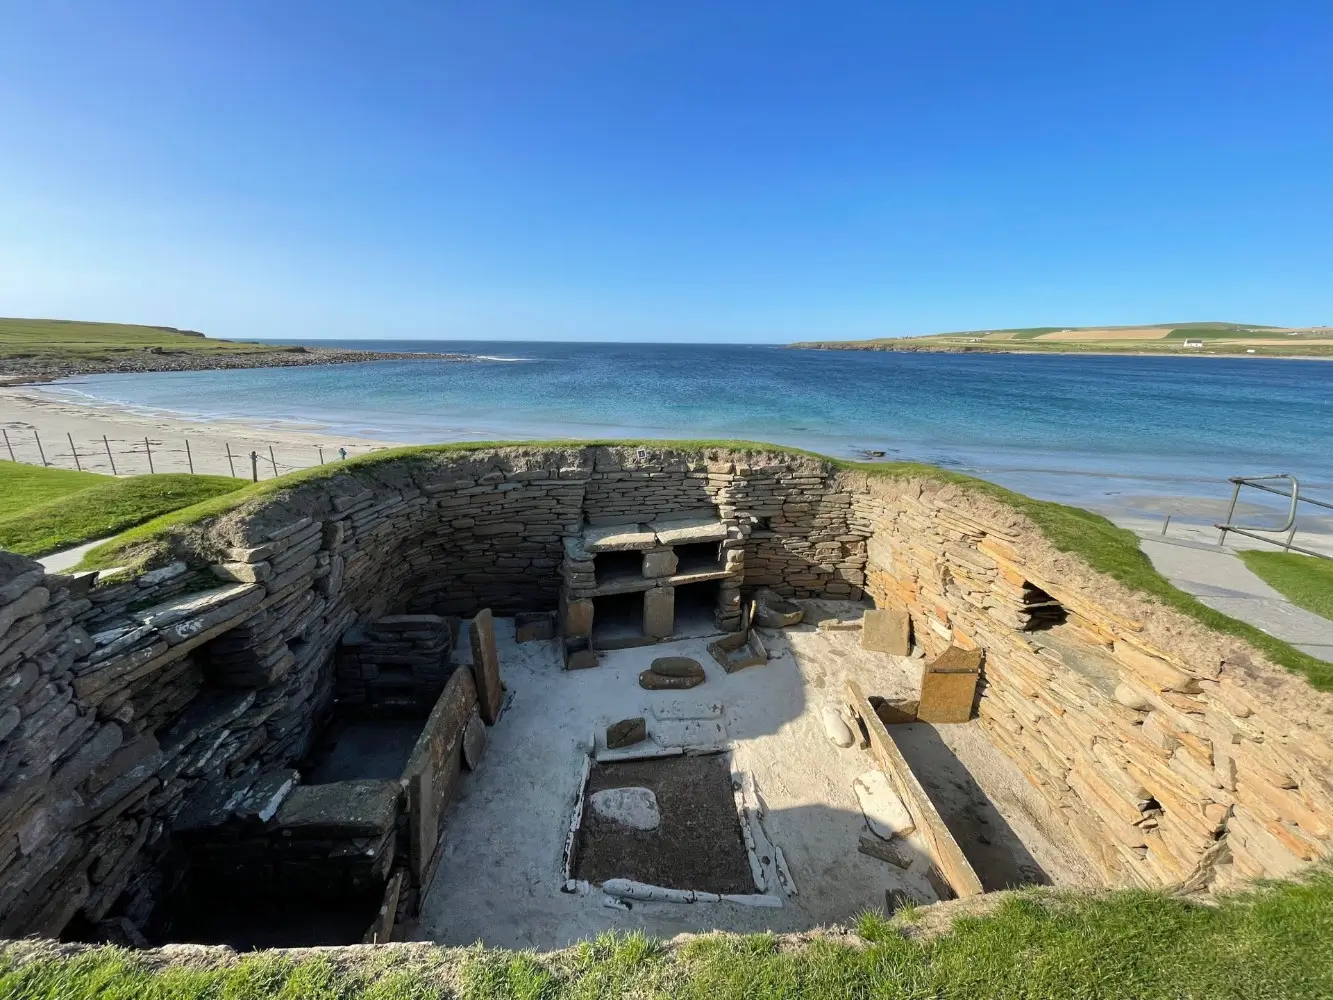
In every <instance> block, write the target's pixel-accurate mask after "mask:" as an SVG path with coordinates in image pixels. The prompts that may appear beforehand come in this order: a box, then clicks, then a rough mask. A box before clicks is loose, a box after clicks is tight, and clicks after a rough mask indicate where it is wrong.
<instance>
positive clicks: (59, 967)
mask: <svg viewBox="0 0 1333 1000" xmlns="http://www.w3.org/2000/svg"><path fill="white" fill-rule="evenodd" d="M900 927H901V924H899V923H895V922H892V921H890V920H888V919H886V918H884V917H882V916H866V917H863V918H862V919H861V921H860V922H859V926H858V931H859V933H860V934H861V936H862V938H863V941H864V943H863V944H862V945H861V946H859V947H858V946H857V945H855V944H853V943H844V942H842V941H839V940H838V939H836V938H826V939H822V940H819V939H817V940H813V941H811V942H809V943H805V944H802V945H800V946H797V947H783V946H782V943H781V942H780V941H779V939H778V938H776V937H773V936H770V935H762V934H760V935H751V936H746V937H740V936H734V935H727V936H722V935H709V936H704V937H699V938H695V939H692V940H691V941H689V942H687V943H684V944H680V945H676V946H665V945H662V944H660V943H658V942H656V941H653V940H651V939H649V938H647V937H645V936H643V935H642V934H638V933H635V934H627V935H616V934H610V933H608V934H603V935H601V936H599V937H597V938H595V939H594V940H591V941H585V942H583V943H580V944H578V945H576V946H574V947H572V948H568V949H565V950H564V951H560V952H553V953H549V954H537V953H533V952H512V951H504V950H490V949H482V948H480V947H478V948H473V949H467V950H458V949H450V950H445V949H432V948H415V949H412V950H409V951H402V952H393V951H373V950H368V951H364V952H361V953H360V956H359V957H338V956H336V955H335V956H333V957H331V956H319V957H313V958H304V959H302V960H299V961H293V960H292V959H290V958H287V957H285V956H282V955H276V954H272V953H263V952H260V953H255V954H251V955H246V956H243V957H240V958H238V959H236V960H234V961H232V962H229V963H226V964H215V965H207V964H204V963H201V962H196V963H195V964H192V965H185V964H180V965H173V966H169V967H167V968H164V969H154V968H152V967H151V966H149V965H148V963H147V962H145V961H144V960H143V959H141V958H139V957H138V956H135V955H134V954H132V953H128V952H124V951H119V950H115V949H109V948H107V949H98V950H94V951H91V952H87V953H84V954H83V955H81V956H78V957H76V958H73V959H54V958H47V959H38V960H36V961H32V962H29V963H28V964H24V965H17V964H16V963H15V961H14V960H13V959H12V958H8V957H6V956H0V996H4V997H7V998H8V997H12V998H13V1000H93V998H98V1000H131V998H144V1000H185V998H191V1000H194V998H218V1000H223V998H232V997H234V998H237V1000H240V998H247V1000H251V998H253V1000H269V998H293V1000H295V998H309V1000H353V998H367V1000H369V998H376V1000H417V998H426V997H458V998H460V1000H601V998H612V997H629V996H632V997H636V998H640V1000H752V998H753V1000H768V998H774V1000H795V998H810V1000H846V998H866V1000H869V998H876V1000H927V998H930V1000H1054V998H1081V1000H1205V998H1208V1000H1211V998H1218V1000H1220V998H1272V1000H1316V998H1321V1000H1325V998H1327V997H1330V996H1333V948H1330V947H1328V942H1329V940H1331V939H1333V878H1331V877H1330V873H1329V871H1328V870H1327V869H1320V870H1319V871H1317V872H1316V873H1315V874H1313V875H1312V877H1310V878H1309V879H1307V880H1305V881H1302V882H1285V883H1276V884H1268V885H1264V886H1261V887H1259V888H1257V889H1255V890H1252V891H1251V892H1249V893H1246V894H1243V895H1235V896H1230V897H1223V898H1221V899H1219V900H1217V901H1216V905H1213V906H1203V905H1199V904H1196V903H1191V902H1187V901H1184V900H1181V899H1178V898H1173V897H1170V896H1167V895H1165V894H1161V893H1153V892H1146V891H1138V890H1124V891H1119V892H1114V893H1103V894H1099V895H1090V896H1079V895H1076V894H1072V893H1052V892H1026V893H1020V894H1017V895H1014V896H1011V897H1009V898H1008V899H1006V900H1005V901H1004V902H1002V903H1001V904H1000V905H999V906H998V908H997V909H996V910H995V911H994V912H993V913H991V914H989V915H986V916H979V917H964V918H961V919H959V920H957V921H955V923H954V925H953V927H952V929H951V930H950V931H949V932H948V933H945V934H942V935H939V936H935V937H925V936H922V937H919V938H908V937H906V936H904V935H903V934H902V933H901V930H900Z"/></svg>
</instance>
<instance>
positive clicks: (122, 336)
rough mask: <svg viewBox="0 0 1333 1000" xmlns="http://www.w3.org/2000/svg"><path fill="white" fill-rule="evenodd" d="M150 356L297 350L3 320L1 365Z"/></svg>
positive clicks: (171, 332) (115, 326) (154, 331)
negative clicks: (11, 361)
mask: <svg viewBox="0 0 1333 1000" xmlns="http://www.w3.org/2000/svg"><path fill="white" fill-rule="evenodd" d="M146 350H160V351H164V352H170V353H173V354H179V353H186V354H201V355H224V354H254V353H256V352H274V353H282V352H287V351H291V350H293V348H291V347H280V346H275V345H271V344H255V343H246V342H244V341H235V340H214V339H211V338H208V337H205V336H204V335H203V334H201V333H195V332H193V331H189V330H177V329H174V328H173V327H165V326H135V325H132V324H128V323H83V322H79V321H77V320H63V319H7V318H0V361H4V360H7V359H16V360H17V359H22V360H26V361H50V362H53V363H54V362H64V361H70V360H76V361H86V362H98V361H110V360H114V359H116V358H118V357H125V356H126V355H134V354H138V353H142V352H143V351H146Z"/></svg>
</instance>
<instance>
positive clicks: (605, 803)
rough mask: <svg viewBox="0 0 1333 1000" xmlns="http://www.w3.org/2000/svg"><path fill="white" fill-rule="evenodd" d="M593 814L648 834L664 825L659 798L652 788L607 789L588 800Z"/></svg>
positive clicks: (594, 793) (594, 794) (595, 793)
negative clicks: (658, 804)
mask: <svg viewBox="0 0 1333 1000" xmlns="http://www.w3.org/2000/svg"><path fill="white" fill-rule="evenodd" d="M588 804H589V806H590V807H591V808H592V811H593V814H594V815H595V816H598V817H600V818H602V819H605V820H607V821H609V822H611V823H615V824H616V825H617V826H623V827H627V828H629V829H631V830H639V831H641V832H648V831H650V830H656V829H657V828H658V827H659V826H661V825H662V814H661V812H660V811H659V810H658V808H657V796H656V795H654V794H653V791H652V789H651V788H639V787H630V788H607V789H604V790H602V791H600V792H593V794H592V795H591V796H590V797H589V800H588Z"/></svg>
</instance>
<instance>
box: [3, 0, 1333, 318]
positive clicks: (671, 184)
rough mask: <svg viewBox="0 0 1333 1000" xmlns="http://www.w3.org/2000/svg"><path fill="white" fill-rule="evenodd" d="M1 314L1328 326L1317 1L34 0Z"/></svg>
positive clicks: (1328, 242)
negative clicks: (1209, 322)
mask: <svg viewBox="0 0 1333 1000" xmlns="http://www.w3.org/2000/svg"><path fill="white" fill-rule="evenodd" d="M0 315H24V316H55V317H67V318H80V319H104V320H116V321H122V322H144V323H165V324H172V325H177V326H184V327H193V328H197V329H201V330H204V331H206V332H209V333H212V334H215V335H219V336H245V335H253V336H268V337H284V336H285V337H426V338H461V339H471V338H505V339H558V340H658V341H666V340H701V341H710V342H717V341H782V340H789V339H795V338H815V337H870V336H885V335H897V334H905V333H919V332H934V331H939V330H949V329H975V328H983V327H1001V326H1028V325H1047V324H1079V325H1087V324H1097V323H1135V322H1166V321H1174V320H1196V319H1224V320H1235V321H1240V322H1262V323H1274V324H1290V325H1304V324H1312V323H1333V4H1330V3H1329V2H1328V0H1271V2H1267V3H1264V2H1258V0H1248V2H1245V3H1237V2H1230V0H1213V2H1193V0H1189V2H1185V0H1154V2H1139V0H1115V2H1102V0H1086V2H1075V0H1051V2H1044V0H1033V2H1027V0H1006V2H999V0H996V2H976V0H954V2H947V0H931V2H884V0H866V2H861V3H851V2H840V0H810V2H806V3H787V2H781V0H765V2H738V0H671V2H661V3H649V2H640V0H605V2H581V0H567V2H566V0H562V2H547V0H528V2H524V3H517V2H507V0H449V2H445V0H435V2H425V0H423V2H419V3H395V2H376V3H370V2H366V3H357V4H354V3H344V2H338V0H318V2H297V0H281V2H276V3H275V2H272V0H226V2H211V0H191V2H186V3H182V2H176V0H171V2H161V3H156V2H135V0H125V2H123V3H112V2H109V0H108V2H100V3H76V2H63V0H14V2H10V3H5V4H4V5H3V7H2V8H0Z"/></svg>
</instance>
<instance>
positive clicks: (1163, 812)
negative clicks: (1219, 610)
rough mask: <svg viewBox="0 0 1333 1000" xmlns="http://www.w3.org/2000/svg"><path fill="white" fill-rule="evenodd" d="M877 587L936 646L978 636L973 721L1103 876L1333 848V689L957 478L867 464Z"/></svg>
mask: <svg viewBox="0 0 1333 1000" xmlns="http://www.w3.org/2000/svg"><path fill="white" fill-rule="evenodd" d="M856 503H857V507H858V509H859V510H860V511H861V517H862V518H864V519H865V520H866V521H868V522H869V523H870V524H871V526H872V530H873V534H872V538H871V541H870V545H869V550H868V554H869V565H868V570H867V577H868V583H867V589H868V591H869V593H870V594H871V596H872V597H873V598H874V599H875V601H876V603H877V604H879V605H880V606H888V607H905V608H906V609H908V611H909V612H910V614H911V617H912V622H913V625H914V629H915V634H916V637H917V640H918V641H919V642H920V644H921V645H923V646H924V647H925V648H926V650H927V651H928V652H930V653H932V654H934V653H938V652H940V651H942V650H943V649H944V648H946V647H947V646H948V645H950V644H951V643H952V644H956V645H962V646H965V647H969V648H975V647H977V646H980V647H981V648H982V649H983V650H984V651H985V653H984V655H985V666H984V677H985V683H984V686H983V688H982V693H981V696H980V700H979V704H978V709H977V710H978V714H979V716H980V724H981V726H982V727H983V728H984V729H985V731H986V733H987V735H988V736H989V737H990V738H991V740H992V741H993V742H994V743H995V744H996V745H997V746H998V747H1000V748H1001V749H1002V750H1003V751H1005V753H1007V754H1008V755H1009V756H1010V757H1012V758H1013V759H1014V760H1015V761H1016V762H1017V763H1018V765H1019V766H1020V767H1021V768H1022V770H1023V772H1024V774H1025V775H1026V776H1027V777H1028V779H1029V781H1031V782H1032V784H1033V785H1034V787H1035V788H1036V789H1037V790H1038V791H1039V792H1040V793H1041V794H1042V796H1043V797H1044V798H1045V799H1046V801H1047V803H1048V804H1049V805H1050V807H1051V808H1050V817H1051V818H1052V819H1054V820H1055V821H1057V822H1059V823H1061V824H1063V825H1064V826H1065V827H1066V828H1067V829H1068V832H1069V833H1070V835H1071V836H1072V838H1073V839H1074V840H1075V841H1076V842H1077V843H1078V844H1079V845H1080V847H1081V848H1082V850H1083V852H1084V853H1085V854H1086V855H1087V856H1088V857H1089V858H1090V859H1091V860H1092V861H1093V862H1094V863H1095V864H1096V866H1097V867H1098V868H1099V870H1100V871H1101V874H1102V876H1103V877H1104V879H1105V880H1106V882H1107V883H1108V884H1111V885H1140V886H1161V885H1171V884H1177V883H1182V882H1188V883H1190V884H1192V885H1203V884H1209V883H1210V882H1211V881H1213V880H1220V881H1221V882H1222V883H1223V884H1225V883H1227V882H1229V881H1234V880H1236V879H1238V878H1242V877H1255V876H1261V875H1265V876H1281V875H1286V874H1289V873H1291V872H1293V871H1295V870H1296V869H1298V868H1299V867H1300V866H1301V865H1302V864H1303V863H1305V862H1307V861H1312V860H1316V859H1319V858H1326V857H1328V856H1330V854H1333V745H1331V744H1330V742H1329V739H1328V734H1329V732H1330V731H1331V729H1333V727H1331V726H1330V721H1331V713H1330V702H1331V701H1333V699H1330V697H1329V696H1327V695H1323V694H1320V693H1318V692H1315V691H1313V690H1311V689H1310V688H1309V687H1308V685H1306V684H1305V683H1304V682H1303V681H1301V680H1299V679H1298V678H1295V677H1293V676H1291V675H1290V674H1286V673H1284V672H1283V671H1281V670H1280V669H1279V668H1276V667H1273V666H1270V665H1268V664H1265V663H1264V662H1262V661H1261V659H1260V658H1259V657H1258V655H1257V654H1256V653H1255V652H1254V651H1253V650H1252V649H1250V648H1249V647H1248V646H1246V645H1244V644H1243V643H1241V642H1239V641H1236V640H1232V639H1229V638H1228V637H1225V636H1222V635H1219V634H1216V633H1212V632H1210V631H1208V630H1206V629H1204V628H1203V627H1202V626H1200V625H1198V624H1197V623H1194V622H1193V621H1192V620H1189V619H1187V618H1185V617H1184V616H1182V615H1180V614H1178V613H1176V612H1173V611H1171V610H1169V609H1167V608H1165V607H1162V606H1161V605H1159V604H1155V603H1152V602H1149V601H1147V600H1145V599H1143V598H1141V597H1139V596H1137V595H1134V594H1131V593H1129V592H1128V591H1126V590H1125V589H1124V588H1123V587H1120V586H1119V585H1118V584H1116V583H1115V582H1114V581H1111V580H1108V579H1106V578H1104V577H1100V576H1097V575H1096V574H1093V573H1091V572H1090V571H1089V570H1087V569H1086V567H1084V566H1082V565H1081V564H1080V563H1078V562H1077V561H1076V560H1075V559H1073V558H1072V557H1069V556H1062V555H1061V554H1059V553H1057V552H1055V550H1054V549H1053V548H1052V547H1051V546H1050V544H1049V543H1048V542H1046V541H1045V539H1044V538H1041V537H1040V536H1038V535H1037V534H1036V533H1035V532H1034V531H1033V530H1032V528H1031V526H1030V525H1029V524H1028V523H1027V522H1026V519H1024V518H1022V517H1021V516H1020V515H1018V514H1017V513H1016V512H1014V511H1013V510H1011V509H1009V508H1007V507H1004V506H1002V505H1000V504H998V503H994V502H989V501H987V500H985V499H984V498H980V497H978V496H976V495H975V494H972V493H967V492H964V491H963V490H961V489H959V488H957V487H949V486H941V485H940V484H938V483H933V482H923V481H909V482H903V481H894V480H871V481H869V482H868V483H866V488H865V492H864V493H863V494H861V495H860V496H858V498H857V501H856Z"/></svg>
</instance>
